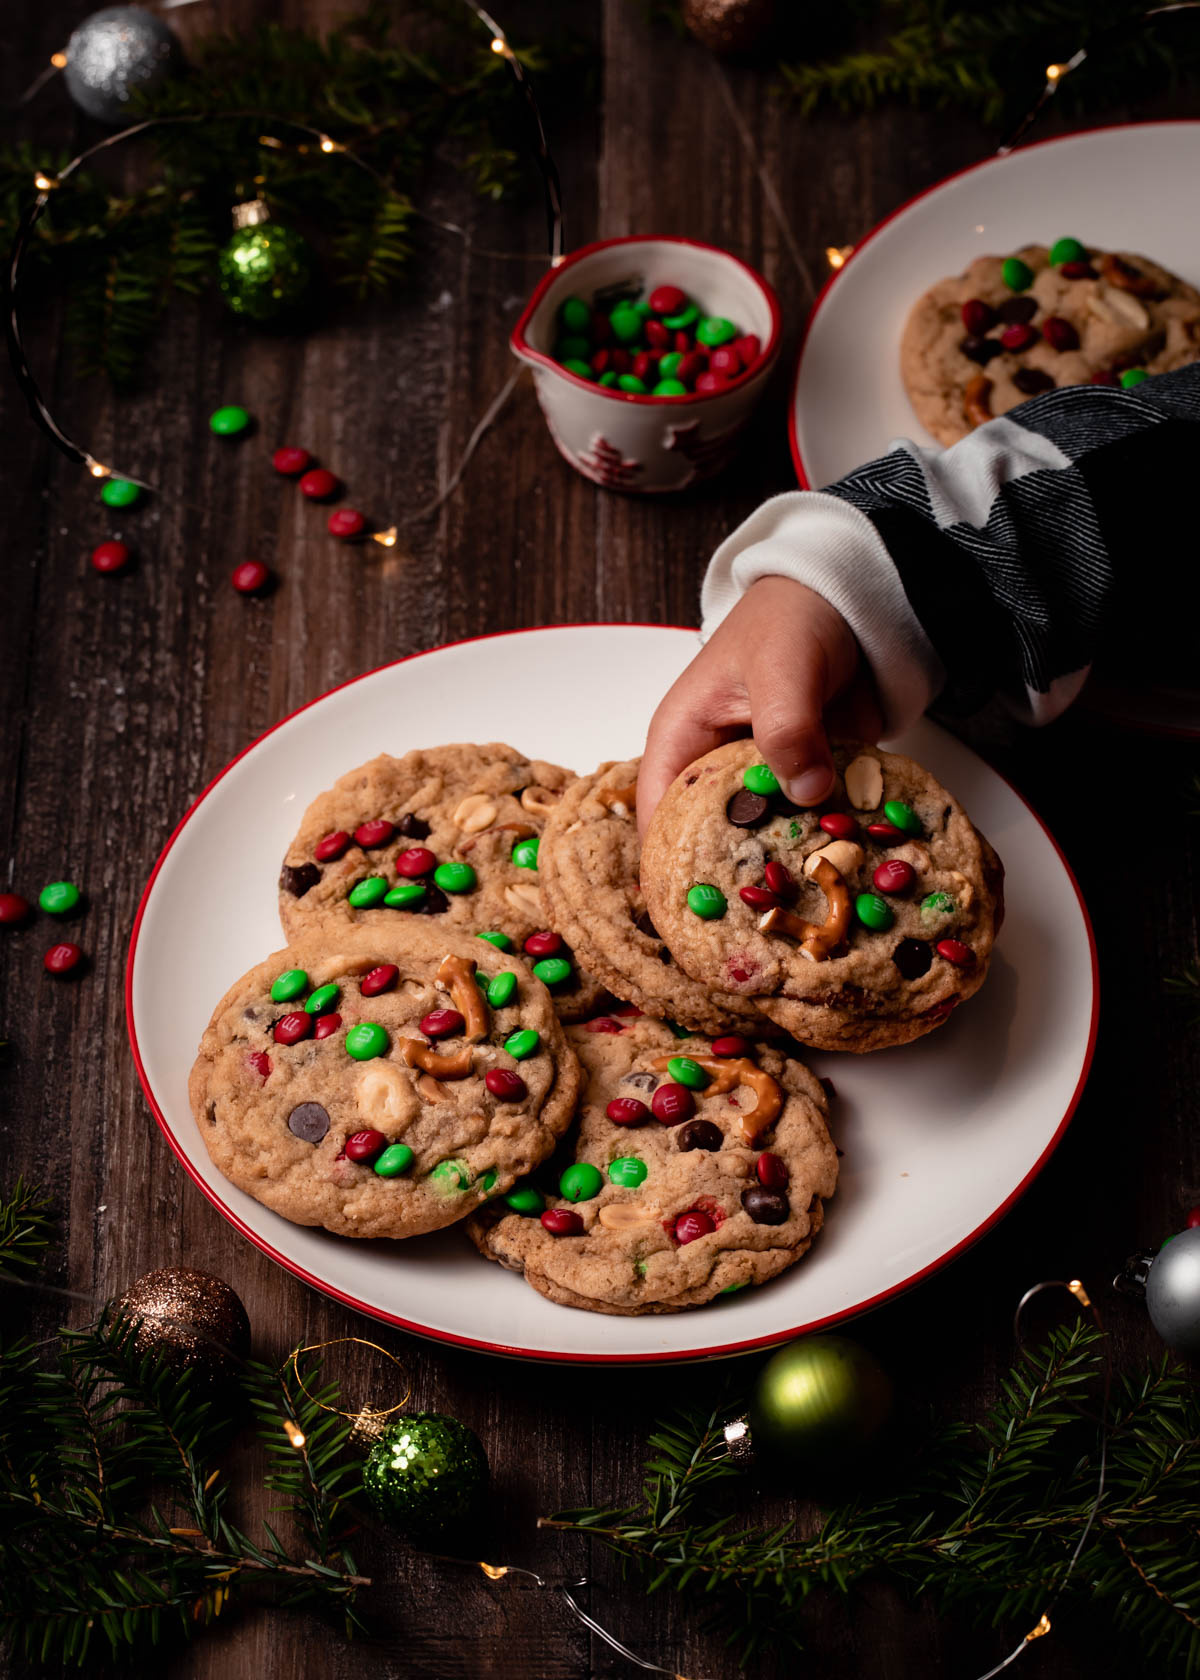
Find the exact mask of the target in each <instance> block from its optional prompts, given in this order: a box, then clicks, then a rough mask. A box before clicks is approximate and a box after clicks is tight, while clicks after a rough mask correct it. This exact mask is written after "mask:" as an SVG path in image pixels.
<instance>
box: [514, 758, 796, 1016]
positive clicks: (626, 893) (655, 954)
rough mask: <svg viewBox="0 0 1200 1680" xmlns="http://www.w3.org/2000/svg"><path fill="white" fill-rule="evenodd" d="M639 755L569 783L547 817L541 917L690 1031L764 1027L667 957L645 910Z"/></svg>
mask: <svg viewBox="0 0 1200 1680" xmlns="http://www.w3.org/2000/svg"><path fill="white" fill-rule="evenodd" d="M640 763H641V760H640V759H636V758H631V759H625V760H623V761H620V762H610V763H608V764H602V765H601V766H600V768H599V769H598V770H596V771H595V772H593V774H592V775H590V776H581V777H580V778H579V780H578V781H575V782H572V783H571V784H570V785H569V786H568V787H567V789H566V790H565V792H564V793H563V795H562V797H561V798H560V799H559V801H558V803H557V805H556V806H555V807H554V809H553V810H552V811H551V813H550V815H549V816H548V817H547V819H546V830H545V833H544V835H543V837H542V846H541V851H540V853H539V871H538V875H539V880H540V882H541V888H542V902H543V904H544V905H545V910H546V919H547V921H548V922H549V923H550V924H551V926H553V927H556V928H559V929H560V930H561V931H562V933H563V935H564V936H565V938H566V939H567V940H568V941H569V942H570V944H571V947H572V949H573V950H574V951H575V952H576V954H577V955H578V957H579V959H580V961H581V962H582V963H583V965H584V966H585V968H586V969H587V970H588V971H589V973H592V974H594V975H596V977H597V978H598V979H599V980H601V981H603V983H604V984H605V985H606V986H607V987H608V989H609V991H610V992H613V993H614V994H615V995H616V996H617V997H619V998H624V999H626V1000H628V1002H630V1003H635V1004H637V1006H638V1008H639V1009H641V1010H642V1011H643V1012H644V1013H645V1014H647V1015H653V1016H655V1017H657V1018H658V1019H659V1020H673V1021H678V1022H680V1023H681V1024H682V1025H683V1026H685V1027H690V1028H692V1030H693V1031H695V1032H709V1033H719V1032H721V1031H723V1030H725V1029H729V1028H736V1029H737V1030H738V1031H740V1032H749V1033H751V1034H753V1035H755V1036H758V1037H761V1036H762V1035H763V1033H764V1032H767V1031H770V1030H771V1023H770V1022H768V1021H767V1020H766V1018H765V1017H764V1016H763V1015H762V1014H761V1013H760V1012H759V1011H758V1010H756V1009H754V1008H753V1007H751V1006H748V1005H747V1003H746V1001H745V999H744V998H740V997H737V996H735V995H734V994H733V993H730V992H720V991H709V990H708V988H707V987H705V986H701V985H698V984H697V982H696V981H695V980H693V979H692V978H691V976H690V975H688V974H685V973H684V972H683V970H682V969H681V968H680V967H679V965H678V964H677V963H676V962H675V961H674V960H673V958H672V956H671V953H670V951H669V950H668V949H667V946H666V944H665V943H664V941H663V940H662V939H661V938H660V937H659V935H658V933H657V931H656V929H655V927H654V924H653V922H652V921H651V920H650V917H649V915H648V914H647V911H646V901H645V899H644V898H643V897H642V889H641V885H640V882H639V874H640V869H641V845H640V842H639V840H638V831H637V818H636V814H635V803H636V799H637V775H638V767H639V765H640Z"/></svg>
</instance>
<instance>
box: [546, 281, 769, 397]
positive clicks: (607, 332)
mask: <svg viewBox="0 0 1200 1680" xmlns="http://www.w3.org/2000/svg"><path fill="white" fill-rule="evenodd" d="M558 324H559V337H558V340H557V342H556V343H555V346H554V359H555V360H556V361H557V362H558V364H559V366H560V367H564V368H566V370H567V372H568V373H573V374H574V375H575V376H576V377H577V378H579V379H587V380H590V381H591V382H593V383H594V384H597V385H600V386H603V387H604V389H605V390H618V391H623V392H624V393H625V394H626V395H627V396H635V397H644V396H651V397H686V396H689V395H691V394H692V393H693V392H700V393H703V392H715V391H724V390H728V388H729V386H730V385H732V384H733V382H734V381H735V380H737V379H741V378H742V377H743V375H744V374H746V373H747V372H748V371H749V370H750V368H751V367H752V366H753V365H754V364H755V363H756V362H757V361H758V359H759V355H760V354H761V350H762V346H761V344H760V343H759V340H758V339H757V338H756V337H755V335H754V334H753V333H742V332H739V330H738V328H737V327H736V326H735V325H734V323H733V322H732V321H729V320H727V319H726V318H725V317H724V316H723V315H702V314H701V312H700V309H699V306H698V305H697V304H696V303H694V302H693V301H692V300H691V299H690V298H689V297H687V296H686V294H685V293H684V292H682V291H681V290H680V289H679V287H678V286H656V287H655V289H654V290H653V291H652V292H651V293H650V296H649V298H648V299H643V300H635V299H632V298H621V299H619V300H618V301H617V302H616V303H614V304H612V305H611V306H608V307H607V308H605V307H604V306H601V305H589V304H588V303H586V302H585V301H584V300H583V298H579V297H569V298H567V300H566V302H565V303H564V304H563V305H562V307H561V308H560V309H559V312H558Z"/></svg>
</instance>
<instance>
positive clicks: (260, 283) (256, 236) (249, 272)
mask: <svg viewBox="0 0 1200 1680" xmlns="http://www.w3.org/2000/svg"><path fill="white" fill-rule="evenodd" d="M233 221H234V228H235V232H234V235H233V238H232V239H231V240H230V241H229V243H228V244H227V245H226V246H224V248H223V249H222V250H221V252H220V254H219V256H218V257H217V283H218V285H219V286H220V288H221V295H222V297H223V298H224V299H225V302H226V303H227V304H228V305H229V308H230V309H231V310H232V311H233V313H234V314H235V315H238V316H240V317H241V318H242V319H243V320H245V321H256V322H258V323H259V325H263V326H269V325H271V324H274V323H282V322H285V321H287V320H288V318H289V317H293V316H295V315H298V314H299V313H300V312H301V311H302V310H303V308H304V306H305V304H306V303H307V302H308V301H309V293H310V291H311V288H312V281H313V254H312V250H311V248H310V246H309V244H308V241H307V240H306V239H304V238H303V237H302V236H301V235H300V234H298V233H297V232H296V231H295V229H294V228H289V227H284V226H283V225H282V224H281V223H279V222H276V221H272V220H271V217H270V213H269V211H268V210H267V207H266V205H265V204H264V203H263V201H262V200H261V199H255V200H254V201H253V202H252V203H250V204H239V205H237V206H236V207H235V209H234V212H233Z"/></svg>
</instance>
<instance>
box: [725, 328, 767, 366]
mask: <svg viewBox="0 0 1200 1680" xmlns="http://www.w3.org/2000/svg"><path fill="white" fill-rule="evenodd" d="M729 348H730V349H731V350H736V351H737V357H738V361H739V362H741V364H742V366H743V368H748V367H749V366H750V363H751V362H756V361H757V360H758V358H759V356H760V355H761V354H762V345H761V344H760V343H759V341H758V336H757V334H755V333H743V334H742V336H741V338H735V339H734V341H733V343H732V344H731V345H730V346H729Z"/></svg>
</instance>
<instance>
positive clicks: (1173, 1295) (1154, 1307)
mask: <svg viewBox="0 0 1200 1680" xmlns="http://www.w3.org/2000/svg"><path fill="white" fill-rule="evenodd" d="M1146 1311H1147V1312H1148V1313H1149V1314H1150V1322H1151V1324H1153V1326H1154V1328H1155V1329H1156V1330H1157V1331H1158V1333H1159V1335H1160V1336H1161V1337H1162V1339H1163V1341H1164V1342H1166V1344H1167V1346H1168V1347H1170V1348H1174V1349H1175V1350H1176V1352H1177V1353H1185V1354H1187V1355H1188V1356H1189V1357H1191V1358H1193V1359H1194V1358H1200V1227H1197V1228H1195V1229H1192V1230H1190V1231H1180V1233H1179V1235H1178V1236H1177V1237H1172V1238H1171V1240H1170V1242H1168V1243H1167V1245H1166V1247H1165V1248H1162V1249H1160V1250H1159V1252H1158V1254H1157V1255H1156V1256H1155V1259H1154V1264H1153V1265H1152V1266H1151V1267H1150V1271H1149V1274H1148V1275H1147V1278H1146Z"/></svg>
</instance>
